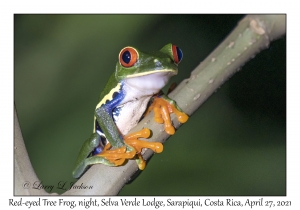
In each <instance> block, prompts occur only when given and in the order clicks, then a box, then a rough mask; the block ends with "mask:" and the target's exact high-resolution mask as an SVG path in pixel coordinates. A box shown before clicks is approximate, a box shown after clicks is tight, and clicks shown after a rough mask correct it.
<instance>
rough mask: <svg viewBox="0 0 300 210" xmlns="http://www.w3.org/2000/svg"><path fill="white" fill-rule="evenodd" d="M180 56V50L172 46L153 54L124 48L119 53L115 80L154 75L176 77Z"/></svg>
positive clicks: (132, 48)
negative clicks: (160, 74)
mask: <svg viewBox="0 0 300 210" xmlns="http://www.w3.org/2000/svg"><path fill="white" fill-rule="evenodd" d="M182 56H183V54H182V51H181V49H180V48H179V47H177V46H176V45H173V44H167V45H165V46H164V47H163V48H162V49H161V50H160V51H158V52H154V53H144V52H141V51H140V50H138V49H136V48H134V47H125V48H123V49H122V50H121V51H120V53H119V62H118V63H117V66H116V79H117V80H118V81H120V80H122V79H126V78H133V77H141V76H146V75H151V74H156V73H162V75H170V76H173V75H176V74H177V72H178V64H179V62H180V61H181V60H182Z"/></svg>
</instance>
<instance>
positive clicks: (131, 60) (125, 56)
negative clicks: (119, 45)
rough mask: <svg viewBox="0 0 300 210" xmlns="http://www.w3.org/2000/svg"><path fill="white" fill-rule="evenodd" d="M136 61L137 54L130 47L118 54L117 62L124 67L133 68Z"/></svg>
mask: <svg viewBox="0 0 300 210" xmlns="http://www.w3.org/2000/svg"><path fill="white" fill-rule="evenodd" d="M137 59H138V52H137V51H136V50H135V49H134V48H132V47H125V48H123V49H122V50H121V52H120V54H119V61H120V63H121V65H122V66H124V67H131V66H133V65H134V64H135V63H136V61H137Z"/></svg>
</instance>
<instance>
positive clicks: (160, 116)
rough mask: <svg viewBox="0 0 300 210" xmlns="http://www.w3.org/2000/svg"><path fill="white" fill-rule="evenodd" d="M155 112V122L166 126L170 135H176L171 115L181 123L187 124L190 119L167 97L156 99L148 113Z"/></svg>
mask: <svg viewBox="0 0 300 210" xmlns="http://www.w3.org/2000/svg"><path fill="white" fill-rule="evenodd" d="M151 110H153V111H154V120H155V122H157V123H160V124H162V123H164V124H165V131H166V132H167V133H168V134H169V135H173V134H174V133H175V128H174V126H173V125H172V122H171V117H170V114H171V113H174V114H175V115H176V116H177V119H178V121H179V122H180V123H185V122H186V121H187V120H188V119H189V117H188V116H187V114H185V113H184V112H182V111H181V109H180V108H179V107H178V106H177V104H176V102H175V101H174V100H172V99H170V98H168V97H167V96H160V97H155V98H154V100H153V103H152V104H151V105H150V106H149V108H148V110H147V112H146V113H149V112H150V111H151Z"/></svg>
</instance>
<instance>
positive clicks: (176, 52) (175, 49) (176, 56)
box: [172, 45, 183, 64]
mask: <svg viewBox="0 0 300 210" xmlns="http://www.w3.org/2000/svg"><path fill="white" fill-rule="evenodd" d="M172 53H173V57H174V61H175V63H176V64H178V63H180V61H181V60H182V57H183V53H182V50H181V49H180V48H179V47H177V46H176V45H172Z"/></svg>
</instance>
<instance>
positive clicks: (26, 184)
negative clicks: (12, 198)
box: [23, 181, 31, 189]
mask: <svg viewBox="0 0 300 210" xmlns="http://www.w3.org/2000/svg"><path fill="white" fill-rule="evenodd" d="M30 185H31V184H30V182H28V181H26V182H24V183H23V188H24V189H28V188H29V187H30Z"/></svg>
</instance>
